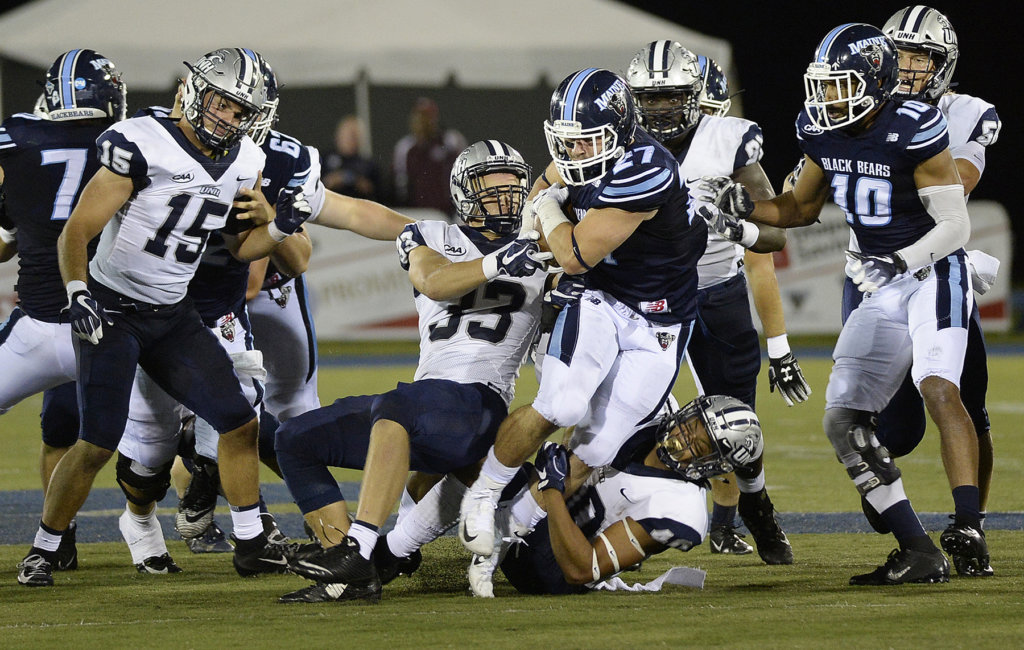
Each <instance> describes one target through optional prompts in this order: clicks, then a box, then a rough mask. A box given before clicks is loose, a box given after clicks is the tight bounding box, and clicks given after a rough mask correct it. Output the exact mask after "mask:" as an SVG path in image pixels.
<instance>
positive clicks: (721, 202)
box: [696, 176, 754, 219]
mask: <svg viewBox="0 0 1024 650" xmlns="http://www.w3.org/2000/svg"><path fill="white" fill-rule="evenodd" d="M696 187H697V190H698V191H699V192H701V193H703V194H707V195H708V196H710V202H711V203H713V204H714V205H715V207H717V208H718V209H719V210H721V211H722V212H723V213H725V214H727V215H729V216H732V217H739V218H740V219H747V218H748V217H750V214H751V213H752V212H753V211H754V201H753V199H751V198H750V193H749V192H747V189H746V188H745V187H743V185H741V184H739V183H737V182H735V181H733V180H732V179H731V178H729V177H728V176H704V177H702V178H701V179H700V182H698V183H697V186H696Z"/></svg>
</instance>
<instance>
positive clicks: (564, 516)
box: [541, 490, 600, 585]
mask: <svg viewBox="0 0 1024 650" xmlns="http://www.w3.org/2000/svg"><path fill="white" fill-rule="evenodd" d="M541 496H542V497H543V499H544V500H543V502H542V503H541V505H542V506H543V507H544V509H545V511H547V513H548V535H549V537H550V539H551V550H552V551H553V552H554V555H555V560H556V561H557V562H558V566H559V568H561V569H562V574H563V575H564V576H565V580H566V582H568V583H570V584H577V585H582V584H586V583H588V582H592V581H594V580H595V577H594V569H593V559H594V547H593V546H592V545H591V544H590V542H589V541H588V540H587V538H586V536H584V535H583V531H581V530H580V528H579V526H577V525H576V522H575V521H573V519H572V516H571V515H570V514H569V509H568V508H567V507H566V506H565V500H564V497H563V496H562V494H561V493H560V492H559V491H558V490H544V491H543V492H541ZM598 577H600V576H598Z"/></svg>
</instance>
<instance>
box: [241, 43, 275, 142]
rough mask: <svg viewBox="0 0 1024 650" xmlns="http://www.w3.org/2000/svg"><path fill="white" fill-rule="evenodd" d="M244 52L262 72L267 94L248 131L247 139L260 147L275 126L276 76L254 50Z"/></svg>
mask: <svg viewBox="0 0 1024 650" xmlns="http://www.w3.org/2000/svg"><path fill="white" fill-rule="evenodd" d="M245 52H246V54H249V55H250V56H251V57H253V58H254V59H256V61H257V62H258V63H259V66H260V70H262V71H263V89H264V90H265V91H266V93H267V100H266V101H265V102H263V111H262V113H261V114H260V118H259V119H258V120H256V123H255V124H253V125H252V130H251V131H249V137H250V138H252V139H253V142H255V143H256V144H257V145H261V146H262V145H263V142H264V141H265V140H266V139H267V134H268V133H270V129H272V128H274V125H275V124H277V105H278V104H279V103H280V101H281V99H280V97H279V96H278V92H277V90H278V89H277V75H275V74H274V70H273V68H271V67H270V64H269V63H267V60H266V59H264V58H263V56H262V55H261V54H260V53H259V52H256V51H255V50H245Z"/></svg>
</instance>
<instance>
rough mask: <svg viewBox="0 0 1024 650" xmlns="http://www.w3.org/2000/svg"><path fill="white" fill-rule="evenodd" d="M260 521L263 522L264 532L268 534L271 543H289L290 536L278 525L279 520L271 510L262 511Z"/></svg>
mask: <svg viewBox="0 0 1024 650" xmlns="http://www.w3.org/2000/svg"><path fill="white" fill-rule="evenodd" d="M260 521H262V522H263V532H264V533H266V534H267V541H268V542H270V543H271V544H288V537H286V536H285V534H284V533H282V532H281V529H280V528H278V527H277V520H276V519H274V515H272V514H270V513H269V512H261V513H260Z"/></svg>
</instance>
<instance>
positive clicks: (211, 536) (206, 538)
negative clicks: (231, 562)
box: [185, 521, 235, 553]
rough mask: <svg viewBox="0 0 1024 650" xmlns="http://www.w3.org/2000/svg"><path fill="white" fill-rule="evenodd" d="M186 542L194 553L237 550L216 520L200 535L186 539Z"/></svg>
mask: <svg viewBox="0 0 1024 650" xmlns="http://www.w3.org/2000/svg"><path fill="white" fill-rule="evenodd" d="M185 544H186V545H187V546H188V550H190V551H192V552H193V553H230V552H231V551H233V550H235V547H234V546H232V545H231V543H230V542H228V540H227V537H226V536H225V535H224V531H223V530H221V528H220V526H218V525H217V522H216V521H214V522H212V523H210V525H209V526H208V527H207V528H206V530H205V531H203V534H202V535H200V536H199V537H192V538H190V539H186V540H185Z"/></svg>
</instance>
